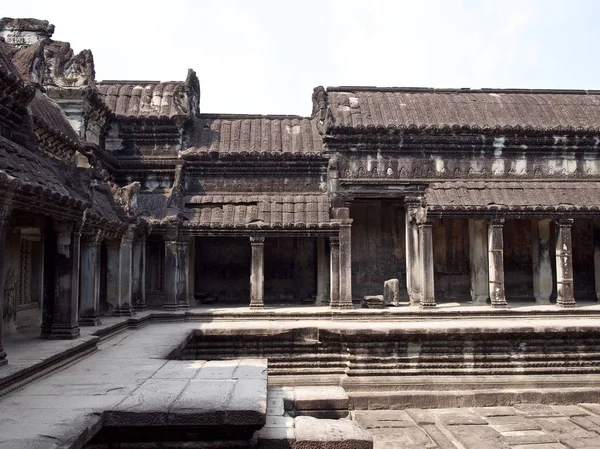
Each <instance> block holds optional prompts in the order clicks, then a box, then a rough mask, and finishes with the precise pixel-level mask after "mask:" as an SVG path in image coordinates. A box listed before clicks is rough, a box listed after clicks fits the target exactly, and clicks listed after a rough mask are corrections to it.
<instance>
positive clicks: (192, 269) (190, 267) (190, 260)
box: [186, 237, 196, 305]
mask: <svg viewBox="0 0 600 449" xmlns="http://www.w3.org/2000/svg"><path fill="white" fill-rule="evenodd" d="M186 273H187V275H186V276H187V279H186V281H187V296H188V304H190V305H195V304H196V297H195V296H194V294H195V285H196V237H190V246H189V250H188V257H187V266H186Z"/></svg>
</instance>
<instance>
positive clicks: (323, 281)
mask: <svg viewBox="0 0 600 449" xmlns="http://www.w3.org/2000/svg"><path fill="white" fill-rule="evenodd" d="M325 243H326V242H325V237H317V305H319V306H324V305H326V304H328V303H329V261H328V258H327V246H326V245H325Z"/></svg>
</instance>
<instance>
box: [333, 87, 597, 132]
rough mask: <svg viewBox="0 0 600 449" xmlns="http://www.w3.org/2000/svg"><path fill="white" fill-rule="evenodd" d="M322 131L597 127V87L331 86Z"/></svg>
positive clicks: (585, 128)
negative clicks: (497, 88)
mask: <svg viewBox="0 0 600 449" xmlns="http://www.w3.org/2000/svg"><path fill="white" fill-rule="evenodd" d="M327 96H328V102H329V106H328V112H329V113H328V121H327V125H328V131H333V130H335V129H340V130H347V131H348V132H361V131H365V130H369V129H371V130H377V129H379V130H381V129H387V130H390V129H392V130H393V129H409V130H410V129H413V130H437V129H441V130H444V129H445V128H447V129H448V130H461V129H462V130H474V131H481V130H486V129H490V130H497V131H502V130H505V129H517V130H519V129H522V130H525V131H527V130H538V131H549V132H561V131H592V132H595V131H598V130H600V92H598V91H550V90H527V89H523V90H491V89H490V90H485V89H483V90H469V89H454V90H451V89H419V88H388V89H386V88H365V87H335V88H328V89H327Z"/></svg>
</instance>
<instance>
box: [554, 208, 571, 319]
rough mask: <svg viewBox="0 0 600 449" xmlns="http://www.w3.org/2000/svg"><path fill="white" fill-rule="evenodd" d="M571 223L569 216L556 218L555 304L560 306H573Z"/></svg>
mask: <svg viewBox="0 0 600 449" xmlns="http://www.w3.org/2000/svg"><path fill="white" fill-rule="evenodd" d="M572 224H573V220H572V219H570V218H561V219H559V220H556V305H557V306H560V307H575V297H574V296H573V244H572V241H571V225H572Z"/></svg>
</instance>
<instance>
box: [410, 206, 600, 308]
mask: <svg viewBox="0 0 600 449" xmlns="http://www.w3.org/2000/svg"><path fill="white" fill-rule="evenodd" d="M419 207H420V206H419V203H418V201H415V200H413V199H412V198H407V201H406V266H407V273H406V283H407V287H408V295H409V299H410V302H411V304H413V305H414V304H420V306H421V307H423V308H426V307H433V306H435V305H436V302H435V294H434V266H433V254H434V253H433V236H432V225H433V220H432V219H431V218H429V217H423V216H421V217H419V213H421V215H425V214H424V213H423V211H422V210H420V209H419ZM572 223H573V220H572V219H568V218H561V219H558V220H556V221H555V222H554V226H555V234H556V235H555V238H556V244H555V248H556V251H555V253H556V256H555V257H556V280H555V282H556V290H557V299H556V304H557V305H558V306H560V307H573V306H574V305H575V298H574V294H573V292H574V289H573V259H572V239H571V226H572ZM551 225H552V222H551V220H550V219H539V220H532V240H533V245H532V251H533V252H532V260H533V286H534V292H533V293H534V297H535V300H536V303H537V304H550V295H551V294H552V289H553V275H552V263H551V259H550V258H551V251H550V249H551V242H550V235H551ZM503 226H504V219H503V218H491V219H487V220H486V219H469V241H470V243H469V257H470V265H471V299H472V301H473V303H474V304H477V305H485V304H487V299H488V298H489V299H490V305H491V306H492V307H493V308H506V307H507V301H506V296H505V290H504V241H503ZM594 261H595V267H596V270H595V272H596V291H597V293H598V294H600V269H598V268H599V267H600V225H598V224H595V227H594ZM597 296H598V297H600V295H597Z"/></svg>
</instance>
